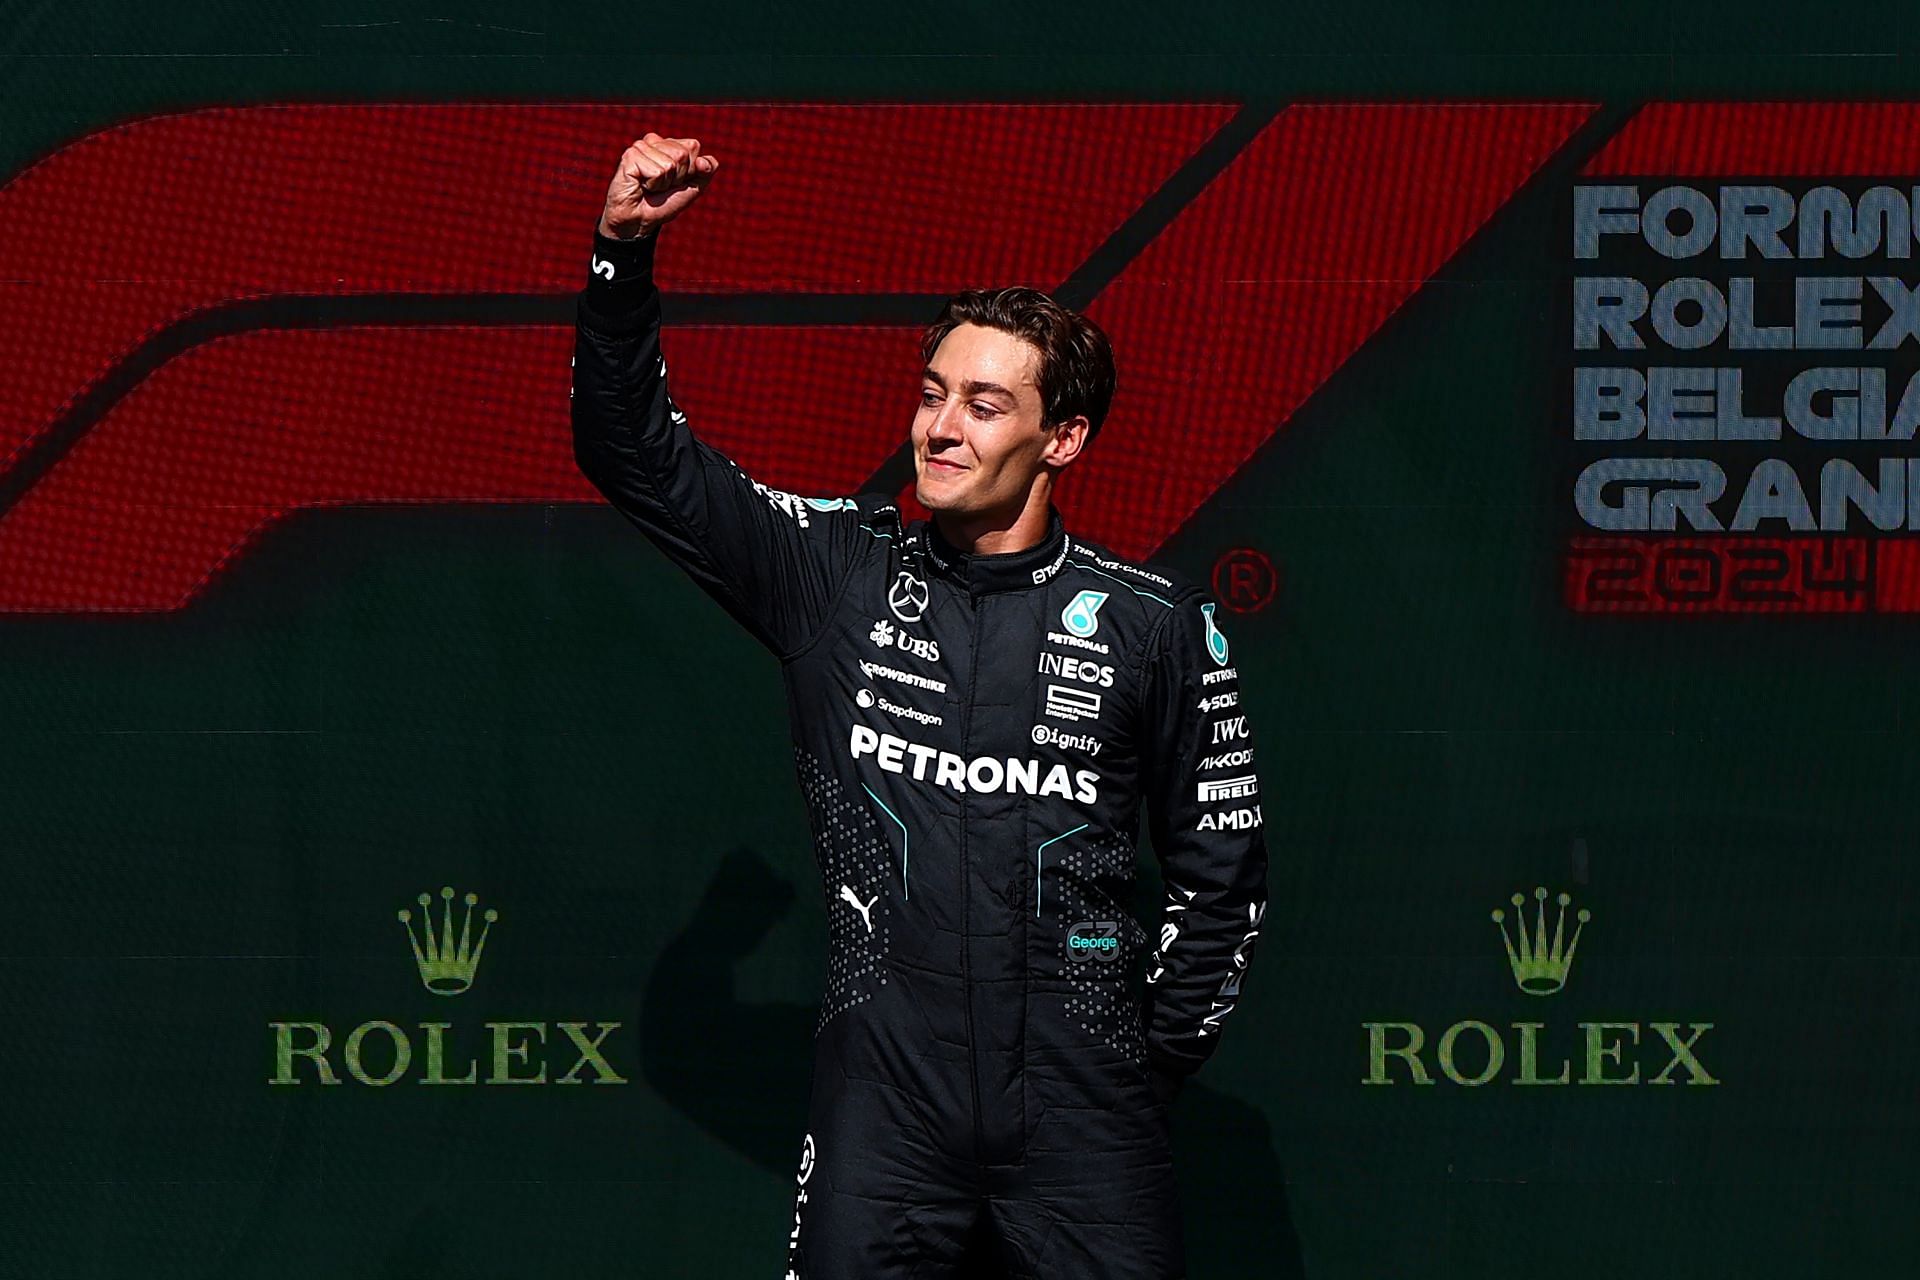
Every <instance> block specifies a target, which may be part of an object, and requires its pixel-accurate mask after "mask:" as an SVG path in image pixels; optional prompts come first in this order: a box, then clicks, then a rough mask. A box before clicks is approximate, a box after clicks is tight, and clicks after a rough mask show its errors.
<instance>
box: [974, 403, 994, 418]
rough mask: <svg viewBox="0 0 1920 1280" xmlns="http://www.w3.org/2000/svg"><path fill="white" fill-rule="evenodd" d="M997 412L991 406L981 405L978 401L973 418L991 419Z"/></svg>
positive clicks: (975, 404)
mask: <svg viewBox="0 0 1920 1280" xmlns="http://www.w3.org/2000/svg"><path fill="white" fill-rule="evenodd" d="M997 412H998V410H996V409H995V408H994V407H993V406H992V405H990V404H981V403H979V402H978V401H975V402H974V406H973V416H974V417H976V418H991V417H993V416H994V414H995V413H997Z"/></svg>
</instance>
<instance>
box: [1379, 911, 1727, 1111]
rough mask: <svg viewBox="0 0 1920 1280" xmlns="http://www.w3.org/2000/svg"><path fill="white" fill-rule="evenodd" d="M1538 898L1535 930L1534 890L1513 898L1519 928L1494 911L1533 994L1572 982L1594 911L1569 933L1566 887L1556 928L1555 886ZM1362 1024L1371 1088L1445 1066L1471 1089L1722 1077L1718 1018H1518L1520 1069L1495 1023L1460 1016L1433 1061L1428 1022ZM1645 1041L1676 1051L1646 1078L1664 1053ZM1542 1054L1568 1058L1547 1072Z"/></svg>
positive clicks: (1517, 976)
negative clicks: (1708, 1059) (1715, 1053)
mask: <svg viewBox="0 0 1920 1280" xmlns="http://www.w3.org/2000/svg"><path fill="white" fill-rule="evenodd" d="M1533 899H1534V902H1535V904H1536V911H1535V915H1534V920H1533V923H1532V927H1531V930H1529V927H1528V922H1527V918H1526V912H1525V910H1524V907H1525V905H1526V901H1527V899H1526V895H1525V894H1521V893H1515V894H1513V895H1512V896H1511V897H1510V898H1509V899H1508V901H1509V902H1510V903H1511V904H1512V905H1513V907H1514V908H1515V910H1514V913H1513V914H1514V918H1513V929H1512V930H1511V932H1509V930H1508V928H1507V912H1506V910H1505V909H1504V908H1500V907H1495V908H1494V909H1493V912H1492V916H1493V922H1494V924H1495V925H1496V926H1498V927H1499V931H1500V941H1501V943H1502V945H1503V946H1504V947H1505V949H1506V957H1507V969H1508V972H1510V973H1511V974H1512V976H1513V981H1514V985H1516V986H1517V987H1519V989H1520V990H1521V991H1522V992H1523V993H1524V994H1526V995H1528V996H1540V997H1545V996H1553V995H1557V994H1558V993H1560V992H1562V991H1564V990H1565V988H1566V985H1567V980H1568V978H1569V977H1570V976H1571V974H1572V972H1573V960H1574V955H1575V953H1576V951H1577V949H1578V945H1579V942H1580V939H1581V937H1582V934H1583V932H1584V930H1585V928H1586V926H1587V923H1588V922H1589V921H1590V920H1592V919H1593V913H1592V912H1591V911H1589V910H1588V909H1587V908H1585V907H1582V908H1580V909H1579V910H1578V911H1577V912H1575V913H1574V915H1573V928H1572V930H1571V932H1569V930H1568V927H1567V925H1568V916H1567V908H1568V907H1569V906H1571V905H1572V904H1573V897H1572V895H1571V894H1567V893H1560V894H1557V895H1555V896H1554V904H1555V905H1556V906H1557V907H1558V908H1559V912H1558V914H1557V916H1556V917H1555V918H1554V919H1553V921H1552V932H1551V933H1549V932H1548V927H1549V925H1548V914H1549V913H1548V910H1547V890H1546V887H1545V886H1539V887H1536V888H1535V889H1534V891H1533ZM1610 1003H1611V1002H1609V1004H1610ZM1610 1011H1611V1010H1610ZM1360 1025H1361V1027H1362V1028H1363V1029H1364V1030H1365V1031H1366V1033H1367V1073H1366V1075H1365V1076H1363V1077H1362V1078H1361V1081H1360V1083H1362V1084H1368V1085H1396V1084H1413V1085H1433V1084H1436V1083H1437V1081H1436V1080H1435V1078H1434V1069H1435V1068H1436V1067H1437V1069H1438V1074H1439V1075H1440V1076H1443V1077H1445V1078H1446V1079H1447V1080H1449V1081H1450V1082H1452V1083H1453V1084H1457V1085H1464V1086H1466V1087H1468V1088H1474V1087H1477V1086H1479V1085H1484V1084H1489V1083H1491V1082H1493V1081H1495V1080H1502V1079H1504V1081H1505V1083H1508V1084H1515V1085H1564V1084H1578V1085H1637V1084H1653V1085H1671V1084H1681V1083H1684V1084H1687V1085H1694V1086H1707V1085H1717V1084H1719V1083H1720V1081H1719V1080H1718V1079H1717V1078H1716V1077H1715V1076H1714V1075H1713V1074H1712V1073H1711V1072H1709V1071H1708V1070H1707V1067H1706V1065H1705V1063H1703V1062H1702V1061H1701V1059H1700V1049H1699V1046H1700V1038H1701V1037H1702V1036H1704V1035H1705V1034H1706V1033H1707V1032H1708V1031H1710V1030H1712V1029H1713V1025H1714V1024H1713V1023H1711V1022H1681V1021H1678V1020H1654V1019H1649V1020H1647V1021H1645V1022H1642V1021H1640V1020H1639V1019H1633V1020H1627V1021H1617V1020H1616V1021H1599V1020H1594V1021H1585V1022H1575V1023H1574V1024H1573V1027H1574V1029H1575V1031H1577V1034H1575V1032H1572V1031H1568V1030H1567V1029H1566V1028H1565V1026H1564V1024H1562V1025H1561V1026H1560V1027H1558V1028H1556V1027H1555V1026H1553V1025H1551V1024H1549V1023H1547V1022H1544V1021H1538V1022H1536V1021H1514V1022H1510V1023H1508V1024H1507V1026H1508V1027H1509V1028H1511V1030H1512V1031H1513V1033H1514V1034H1513V1038H1512V1041H1511V1045H1512V1057H1513V1059H1514V1061H1513V1063H1512V1065H1511V1066H1509V1043H1510V1042H1509V1039H1508V1037H1507V1035H1506V1034H1505V1032H1504V1031H1503V1030H1502V1029H1501V1028H1499V1027H1496V1026H1495V1025H1494V1024H1493V1022H1492V1021H1491V1020H1487V1019H1480V1018H1462V1019H1460V1020H1459V1021H1457V1022H1455V1023H1453V1024H1452V1025H1451V1026H1449V1027H1448V1028H1447V1029H1446V1030H1445V1031H1443V1032H1441V1033H1440V1037H1439V1040H1438V1041H1437V1043H1436V1044H1435V1046H1434V1049H1433V1051H1432V1054H1431V1058H1429V1057H1428V1056H1427V1054H1428V1050H1427V1040H1428V1037H1427V1033H1426V1029H1425V1028H1424V1027H1422V1026H1421V1025H1420V1024H1419V1023H1417V1022H1363V1023H1361V1024H1360ZM1643 1026H1644V1027H1645V1028H1646V1029H1647V1031H1648V1032H1649V1034H1647V1035H1645V1036H1643V1035H1642V1034H1641V1028H1642V1027H1643ZM1642 1045H1645V1046H1646V1047H1648V1048H1651V1049H1658V1050H1664V1051H1665V1053H1666V1055H1667V1057H1666V1061H1665V1064H1664V1065H1662V1066H1661V1067H1660V1069H1659V1071H1658V1072H1656V1073H1654V1074H1652V1075H1648V1076H1644V1077H1643V1075H1642V1068H1643V1067H1645V1068H1648V1069H1651V1068H1652V1067H1653V1066H1654V1065H1655V1063H1656V1062H1658V1059H1647V1058H1645V1057H1643V1056H1642V1054H1641V1053H1640V1052H1639V1049H1640V1046H1642ZM1543 1052H1544V1054H1545V1056H1546V1058H1547V1060H1548V1061H1551V1058H1552V1057H1553V1056H1554V1055H1555V1054H1558V1055H1559V1056H1560V1059H1561V1061H1560V1066H1559V1069H1558V1070H1551V1069H1549V1070H1550V1074H1542V1066H1541V1064H1542V1057H1543ZM1576 1062H1577V1063H1578V1064H1579V1067H1578V1072H1579V1074H1578V1077H1577V1078H1576V1076H1575V1074H1574V1073H1575V1070H1576V1068H1575V1065H1574V1064H1575V1063H1576ZM1676 1072H1678V1073H1680V1074H1676Z"/></svg>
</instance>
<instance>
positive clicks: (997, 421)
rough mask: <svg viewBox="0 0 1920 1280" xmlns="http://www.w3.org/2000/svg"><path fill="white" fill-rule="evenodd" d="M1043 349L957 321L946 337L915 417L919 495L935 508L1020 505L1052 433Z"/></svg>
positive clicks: (925, 382) (969, 511)
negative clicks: (1042, 383) (1038, 375)
mask: <svg viewBox="0 0 1920 1280" xmlns="http://www.w3.org/2000/svg"><path fill="white" fill-rule="evenodd" d="M1039 363H1040V353H1039V352H1038V351H1036V350H1034V348H1033V346H1032V345H1031V344H1029V343H1027V342H1024V341H1022V340H1021V339H1019V338H1016V337H1014V336H1013V335H1012V334H1010V333H1003V332H1001V331H1000V330H998V329H989V328H986V327H985V326H983V325H977V324H962V325H957V326H955V328H954V329H953V330H952V331H951V332H949V333H948V334H947V336H946V337H945V338H943V339H941V341H940V347H939V349H938V350H936V351H935V352H934V353H933V360H932V362H931V363H930V364H928V366H927V369H926V373H925V374H924V375H923V377H922V379H921V383H920V408H919V410H918V411H917V412H916V413H915V414H914V417H913V433H912V439H913V467H914V473H915V475H916V476H917V477H918V483H917V485H916V487H915V489H914V496H915V497H917V498H919V499H920V503H921V505H922V506H924V507H926V508H927V509H928V510H929V511H949V512H953V513H955V514H975V513H980V512H988V511H1000V510H1007V509H1012V510H1016V511H1017V510H1019V509H1020V508H1021V507H1023V506H1025V505H1026V502H1027V495H1028V493H1029V491H1030V489H1031V487H1032V484H1033V477H1034V476H1035V475H1036V474H1037V473H1038V472H1039V471H1041V470H1042V463H1041V455H1042V453H1043V452H1044V451H1045V450H1046V448H1047V445H1048V442H1049V441H1050V440H1051V439H1052V433H1051V432H1048V431H1045V430H1042V428H1041V420H1042V418H1043V417H1044V414H1043V413H1042V412H1041V401H1040V388H1039V386H1038V384H1037V383H1036V382H1035V380H1034V374H1035V371H1036V369H1037V367H1038V365H1039Z"/></svg>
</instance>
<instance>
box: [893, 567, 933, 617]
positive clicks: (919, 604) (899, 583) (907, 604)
mask: <svg viewBox="0 0 1920 1280" xmlns="http://www.w3.org/2000/svg"><path fill="white" fill-rule="evenodd" d="M887 608H889V609H891V610H893V616H894V617H896V618H898V619H900V621H902V622H918V621H920V618H921V616H922V615H923V614H925V613H926V611H927V584H926V583H924V582H922V581H921V580H920V579H919V578H916V577H914V576H913V572H912V571H911V570H908V569H902V570H901V571H900V576H899V577H897V578H895V579H894V580H893V586H892V588H890V589H889V590H888V592H887Z"/></svg>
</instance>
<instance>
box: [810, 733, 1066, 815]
mask: <svg viewBox="0 0 1920 1280" xmlns="http://www.w3.org/2000/svg"><path fill="white" fill-rule="evenodd" d="M848 750H849V751H850V753H851V754H852V757H853V758H854V759H855V760H860V759H864V758H865V757H867V756H872V757H873V758H874V762H875V763H876V764H878V765H879V766H880V767H881V768H882V769H885V770H886V771H887V772H888V773H899V774H907V773H911V774H912V777H913V780H914V781H915V782H931V783H933V785H935V786H937V787H951V788H952V789H953V790H955V791H959V792H963V793H965V792H973V793H978V794H985V793H988V792H995V791H1005V792H1006V793H1007V794H1008V795H1015V794H1018V795H1029V796H1059V797H1061V798H1062V799H1066V800H1073V799H1077V800H1079V801H1081V802H1082V803H1083V804H1094V803H1096V802H1097V801H1098V800H1099V799H1100V790H1099V786H1098V784H1099V781H1100V775H1099V774H1098V773H1095V772H1094V771H1093V770H1092V769H1076V770H1069V769H1068V768H1067V766H1066V765H1064V764H1056V765H1054V766H1053V767H1052V768H1048V769H1045V770H1044V772H1043V768H1044V766H1042V764H1041V762H1040V761H1038V760H1022V759H1019V758H1017V757H1011V756H975V757H974V758H973V759H971V760H969V759H967V758H966V757H965V756H958V755H955V754H954V753H953V752H951V751H942V750H940V749H939V748H938V747H929V746H924V745H922V744H921V743H918V742H910V741H908V740H907V739H905V738H902V737H899V736H897V735H895V734H891V733H880V732H877V731H876V730H874V729H872V728H870V727H868V726H867V725H864V724H856V725H854V726H853V731H852V736H851V738H850V739H849V741H848ZM909 757H911V763H909ZM929 768H931V769H932V770H933V776H932V777H931V778H929V777H928V776H927V770H928V769H929Z"/></svg>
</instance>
